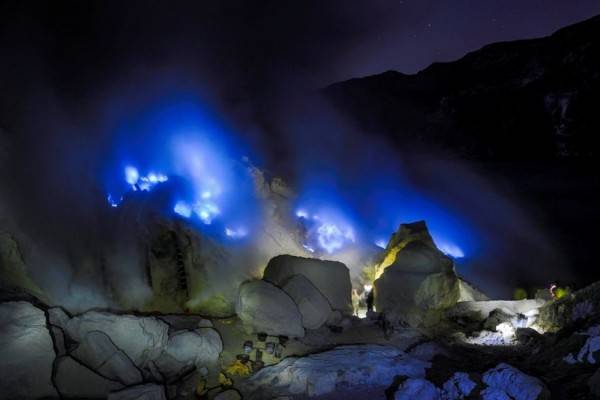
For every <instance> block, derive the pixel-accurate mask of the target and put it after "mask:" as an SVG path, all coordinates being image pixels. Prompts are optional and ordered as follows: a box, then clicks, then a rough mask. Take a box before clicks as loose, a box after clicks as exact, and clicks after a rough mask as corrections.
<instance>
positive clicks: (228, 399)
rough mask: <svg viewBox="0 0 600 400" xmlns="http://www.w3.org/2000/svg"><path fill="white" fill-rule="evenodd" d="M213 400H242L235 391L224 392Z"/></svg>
mask: <svg viewBox="0 0 600 400" xmlns="http://www.w3.org/2000/svg"><path fill="white" fill-rule="evenodd" d="M215 400H242V396H241V395H240V393H239V392H238V391H237V390H234V389H230V390H225V391H224V392H221V393H219V394H217V395H216V396H215Z"/></svg>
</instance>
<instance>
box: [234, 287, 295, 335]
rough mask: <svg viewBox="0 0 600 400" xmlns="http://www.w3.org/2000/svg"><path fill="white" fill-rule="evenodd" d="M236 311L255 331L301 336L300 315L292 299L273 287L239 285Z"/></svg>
mask: <svg viewBox="0 0 600 400" xmlns="http://www.w3.org/2000/svg"><path fill="white" fill-rule="evenodd" d="M236 312H237V314H238V317H239V318H240V319H241V320H242V322H243V323H244V324H245V325H246V326H248V327H250V328H252V329H253V330H255V331H256V332H265V333H268V334H270V335H287V336H292V337H303V336H304V327H303V326H302V315H301V314H300V311H299V310H298V306H297V305H296V303H294V300H292V298H291V297H290V296H289V295H287V294H286V293H285V292H284V291H283V290H281V289H280V288H278V287H276V286H275V285H273V284H271V283H269V282H265V281H260V280H254V281H248V282H245V283H243V284H242V285H241V286H240V294H239V298H238V302H237V305H236Z"/></svg>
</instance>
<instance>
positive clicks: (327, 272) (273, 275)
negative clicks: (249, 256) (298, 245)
mask: <svg viewBox="0 0 600 400" xmlns="http://www.w3.org/2000/svg"><path fill="white" fill-rule="evenodd" d="M294 275H303V276H305V277H306V278H308V280H309V281H310V282H311V283H312V284H313V285H314V286H315V287H316V288H317V289H318V290H319V291H320V292H321V293H322V294H323V295H324V296H325V297H326V298H327V300H328V301H329V304H330V305H331V308H332V309H334V310H339V311H341V312H342V313H344V314H348V315H350V314H352V312H353V309H352V284H351V283H350V272H349V270H348V268H347V267H346V266H345V265H344V264H342V263H340V262H336V261H323V260H317V259H313V258H302V257H294V256H289V255H281V256H277V257H274V258H272V259H271V260H270V261H269V264H268V265H267V268H266V269H265V272H264V276H263V279H265V280H267V281H269V282H273V283H274V284H276V285H278V286H282V285H284V284H285V282H286V281H287V280H288V279H289V278H291V277H292V276H294Z"/></svg>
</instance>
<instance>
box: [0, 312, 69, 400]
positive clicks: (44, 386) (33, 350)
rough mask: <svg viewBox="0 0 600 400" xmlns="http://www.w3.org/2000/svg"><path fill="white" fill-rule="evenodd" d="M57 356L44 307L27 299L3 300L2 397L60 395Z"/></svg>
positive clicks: (0, 314)
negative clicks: (55, 383) (55, 371)
mask: <svg viewBox="0 0 600 400" xmlns="http://www.w3.org/2000/svg"><path fill="white" fill-rule="evenodd" d="M54 357H55V354H54V348H53V343H52V338H51V336H50V333H49V331H48V328H47V326H46V315H45V314H44V312H43V311H42V310H40V309H39V308H37V307H34V306H33V305H31V304H30V303H27V302H25V301H14V302H7V303H2V304H0V387H1V388H2V390H0V399H7V400H8V399H16V398H21V399H34V398H36V399H37V398H41V397H56V396H57V393H56V389H55V388H54V386H53V384H52V363H53V361H54Z"/></svg>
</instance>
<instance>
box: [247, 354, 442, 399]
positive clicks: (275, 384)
mask: <svg viewBox="0 0 600 400" xmlns="http://www.w3.org/2000/svg"><path fill="white" fill-rule="evenodd" d="M429 366H430V364H429V363H428V362H424V361H420V360H417V359H415V358H412V357H410V356H409V355H407V354H406V353H404V352H402V351H400V350H398V349H397V348H395V347H391V346H378V345H354V346H341V347H337V348H335V349H333V350H330V351H326V352H323V353H316V354H311V355H308V356H305V357H300V358H297V357H289V358H286V359H284V360H283V361H281V362H280V363H279V364H276V365H273V366H269V367H265V368H263V369H261V370H260V371H258V372H257V373H256V374H254V375H253V376H252V377H250V378H249V379H248V380H247V381H246V382H244V383H243V384H242V385H241V387H240V390H241V391H242V394H243V395H244V398H245V399H264V398H272V397H277V396H300V395H304V396H310V397H312V396H318V395H323V394H327V393H332V392H334V391H335V390H336V389H337V388H340V387H344V388H348V389H352V388H362V389H364V388H372V387H381V388H382V389H383V388H386V387H388V386H389V385H390V383H391V382H393V380H394V378H395V377H396V376H406V377H411V378H423V377H424V376H425V369H426V368H429Z"/></svg>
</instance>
